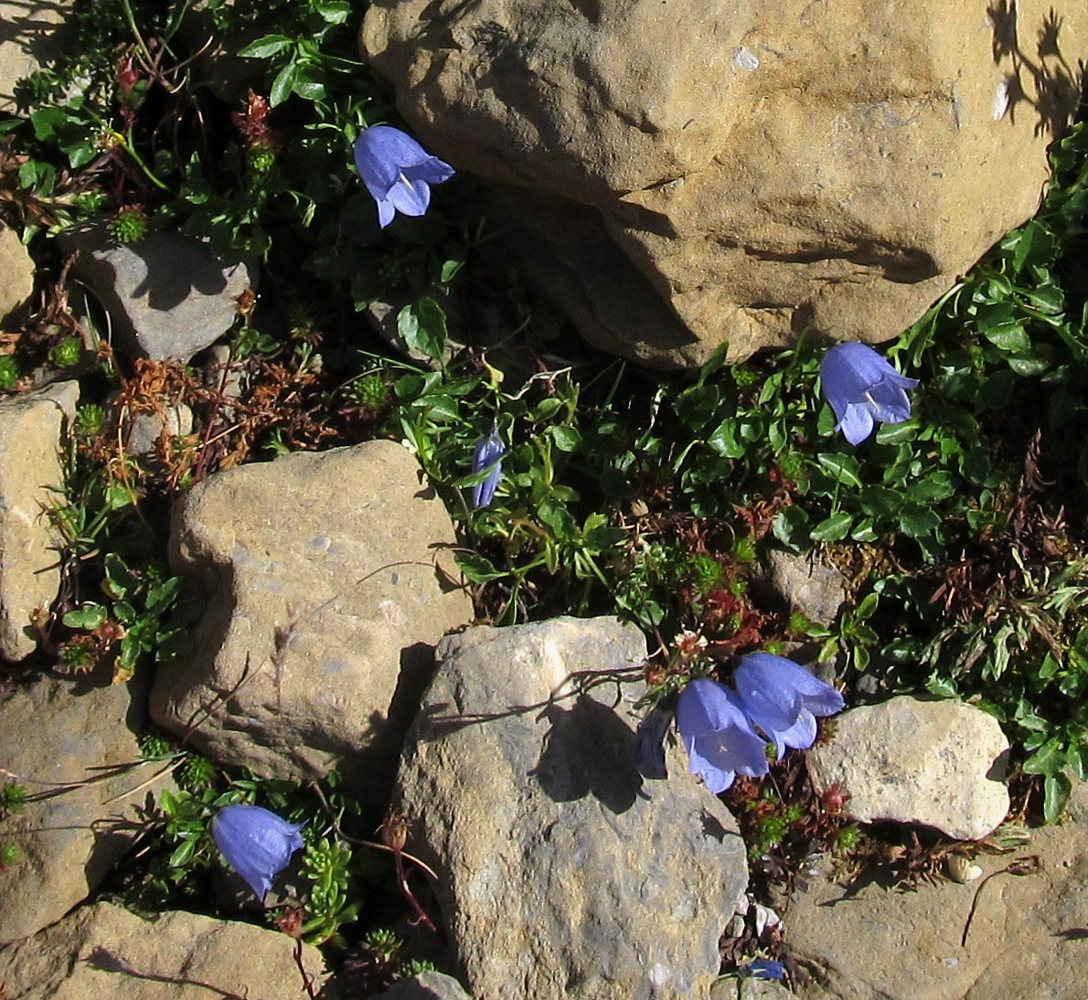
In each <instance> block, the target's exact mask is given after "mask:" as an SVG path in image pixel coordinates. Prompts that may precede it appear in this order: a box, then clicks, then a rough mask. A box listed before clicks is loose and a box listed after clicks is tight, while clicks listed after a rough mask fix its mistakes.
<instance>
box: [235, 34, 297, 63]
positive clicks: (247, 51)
mask: <svg viewBox="0 0 1088 1000" xmlns="http://www.w3.org/2000/svg"><path fill="white" fill-rule="evenodd" d="M290 44H291V39H290V38H288V37H287V36H286V35H265V36H264V37H263V38H258V39H257V40H256V41H253V42H250V43H249V44H248V45H246V46H243V47H242V48H241V49H239V50H238V52H237V55H240V56H241V57H242V58H243V59H267V58H268V57H269V56H274V55H275V54H276V53H277V52H282V51H283V50H284V49H285V48H287V46H288V45H290Z"/></svg>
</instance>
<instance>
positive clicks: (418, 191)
mask: <svg viewBox="0 0 1088 1000" xmlns="http://www.w3.org/2000/svg"><path fill="white" fill-rule="evenodd" d="M355 166H357V167H358V168H359V176H360V177H362V179H363V183H364V184H365V185H366V189H367V190H368V191H369V192H370V193H371V195H372V196H373V198H374V200H375V201H376V202H377V203H378V225H380V226H381V227H382V228H383V229H384V228H385V227H386V226H388V225H389V223H390V222H392V221H393V216H394V215H395V214H396V213H397V212H400V213H402V214H403V215H423V213H424V212H426V211H427V206H428V205H430V203H431V185H432V184H441V183H442V182H443V181H448V180H449V179H450V178H451V177H452V176H453V167H451V166H450V165H449V164H448V163H445V162H444V161H442V160H440V159H439V158H438V157H437V156H431V154H430V153H428V152H427V150H425V149H424V148H423V147H422V146H421V145H420V144H419V143H418V142H416V141H415V139H413V138H412V137H411V136H410V135H406V134H405V133H404V132H402V131H401V130H400V129H399V128H393V126H392V125H372V126H371V127H370V128H368V129H366V130H365V131H363V132H362V133H360V135H359V138H358V139H356V140H355Z"/></svg>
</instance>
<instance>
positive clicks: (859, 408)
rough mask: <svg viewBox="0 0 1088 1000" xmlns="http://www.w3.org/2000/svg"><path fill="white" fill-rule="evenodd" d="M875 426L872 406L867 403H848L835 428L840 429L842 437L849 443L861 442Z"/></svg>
mask: <svg viewBox="0 0 1088 1000" xmlns="http://www.w3.org/2000/svg"><path fill="white" fill-rule="evenodd" d="M875 426H876V424H875V423H874V422H873V412H872V407H871V406H870V405H869V404H868V403H850V404H849V405H848V406H847V407H846V410H845V411H844V413H843V415H842V418H841V419H840V420H839V422H838V424H837V425H836V427H835V430H837V431H842V434H843V437H845V438H846V440H847V441H849V442H850V443H851V444H861V442H862V441H864V440H865V439H866V438H867V437H868V436H869V435H870V434H872V433H873V428H874V427H875Z"/></svg>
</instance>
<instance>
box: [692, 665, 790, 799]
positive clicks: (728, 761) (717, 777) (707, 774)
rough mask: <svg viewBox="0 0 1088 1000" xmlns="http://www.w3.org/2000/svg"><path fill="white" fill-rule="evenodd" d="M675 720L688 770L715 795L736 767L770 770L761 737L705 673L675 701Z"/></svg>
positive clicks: (732, 697) (756, 772) (754, 774)
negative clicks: (685, 754)
mask: <svg viewBox="0 0 1088 1000" xmlns="http://www.w3.org/2000/svg"><path fill="white" fill-rule="evenodd" d="M676 724H677V726H678V727H679V729H680V738H681V740H683V742H684V748H685V749H686V750H687V752H688V770H689V771H691V773H692V774H697V775H699V777H700V778H702V779H703V784H704V785H706V787H707V788H709V789H710V791H712V792H713V793H714V794H715V795H717V794H718V793H719V792H724V791H725V790H726V789H727V788H729V786H730V785H732V784H733V779H734V778H735V777H736V774H737V773H738V772H739V773H740V774H744V775H747V776H748V777H750V778H758V777H760V776H762V775H764V774H766V773H767V771H768V770H769V765H768V763H767V754H766V752H765V751H764V746H765V743H764V741H763V740H762V739H761V738H760V737H759V736H758V735H757V734H756V732H755V730H754V729H753V728H752V724H751V723H750V722H749V721H748V717H747V715H745V713H744V708H743V706H742V705H741V703H740V699H739V698H738V697H737V695H736V694H735V693H734V692H733V691H730V690H729V688H727V687H726V686H725V685H724V684H719V683H718V682H717V681H712V680H709V679H708V678H705V677H702V678H699V679H698V680H694V681H692V682H691V683H690V684H688V686H687V687H685V688H684V690H683V691H681V692H680V698H679V700H678V701H677V704H676Z"/></svg>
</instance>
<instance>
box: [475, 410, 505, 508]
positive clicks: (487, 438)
mask: <svg viewBox="0 0 1088 1000" xmlns="http://www.w3.org/2000/svg"><path fill="white" fill-rule="evenodd" d="M505 452H506V446H505V445H504V444H503V443H502V440H501V439H500V437H499V434H498V431H497V430H495V428H492V429H491V432H490V433H489V434H485V435H483V436H482V437H480V438H479V439H478V440H477V441H476V446H475V448H474V449H473V452H472V471H473V472H483V471H484V469H490V470H491V471H490V472H488V474H487V478H486V479H485V480H484V481H483V482H482V483H477V484H476V485H475V486H473V487H472V506H473V507H486V506H487V505H488V504H490V503H491V501H492V500H494V499H495V490H497V489H498V488H499V480H500V479H501V478H502V456H503V455H504V454H505Z"/></svg>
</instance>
